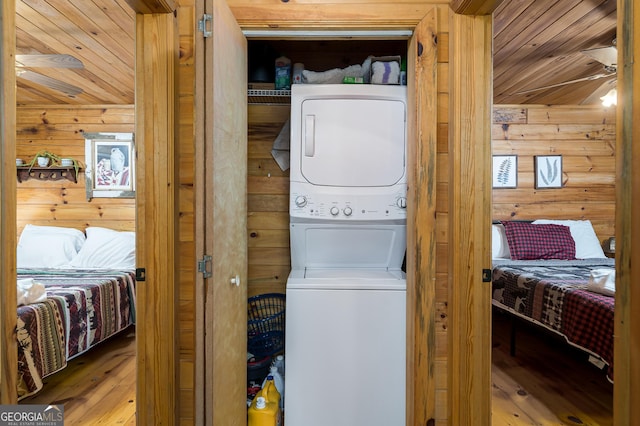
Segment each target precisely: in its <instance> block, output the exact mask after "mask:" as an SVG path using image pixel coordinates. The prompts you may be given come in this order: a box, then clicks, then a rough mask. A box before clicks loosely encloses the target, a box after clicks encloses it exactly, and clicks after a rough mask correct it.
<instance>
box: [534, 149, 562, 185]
mask: <svg viewBox="0 0 640 426" xmlns="http://www.w3.org/2000/svg"><path fill="white" fill-rule="evenodd" d="M535 171H536V177H535V184H536V189H542V188H562V155H536V156H535Z"/></svg>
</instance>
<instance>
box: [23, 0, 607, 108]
mask: <svg viewBox="0 0 640 426" xmlns="http://www.w3.org/2000/svg"><path fill="white" fill-rule="evenodd" d="M16 13H17V16H16V25H17V28H16V38H17V43H16V44H17V53H18V54H34V53H36V54H68V55H72V56H73V57H75V58H77V59H79V60H80V61H81V62H82V65H83V66H82V68H58V67H18V68H17V71H18V78H17V82H18V83H17V85H18V87H17V103H18V105H46V104H63V105H64V104H69V105H109V104H133V102H134V83H133V79H134V71H133V70H134V53H133V51H134V40H133V34H134V27H135V24H134V19H135V15H134V13H133V12H132V10H131V8H130V7H129V6H128V5H127V3H126V2H125V0H16ZM615 37H616V0H604V1H603V0H562V1H556V0H505V1H504V2H503V3H502V4H501V6H500V7H499V9H498V10H496V12H495V13H494V102H495V103H500V104H554V105H575V104H585V103H599V102H600V100H599V97H600V96H603V95H604V94H605V93H606V92H607V91H608V90H609V89H610V88H611V87H614V86H615V74H612V75H611V76H610V77H608V78H600V79H595V80H586V81H582V82H577V83H573V84H568V85H565V86H560V87H555V88H550V89H546V90H535V91H531V92H528V93H523V94H519V92H523V91H528V90H531V89H536V88H539V87H543V86H548V85H553V84H557V83H562V82H566V81H570V80H576V79H584V78H588V77H589V76H593V75H597V74H603V73H606V72H605V71H604V69H603V65H602V64H600V63H599V62H598V61H596V60H594V59H592V58H590V57H588V56H586V55H584V54H583V53H581V51H582V50H585V49H591V48H597V47H607V46H611V44H612V43H613V40H614V39H615ZM25 65H26V64H25ZM23 71H31V72H35V73H38V74H41V75H44V76H45V77H49V78H52V79H55V80H57V81H60V82H61V83H62V84H59V85H56V84H55V83H53V84H51V83H49V84H47V85H43V84H41V83H35V82H34V81H33V80H41V81H42V80H43V78H38V77H37V76H36V78H35V79H34V78H31V79H27V77H33V74H31V76H30V75H29V73H23ZM21 74H22V75H21ZM67 85H72V86H75V87H77V88H79V89H81V92H80V93H75V94H74V93H73V91H69V90H66V91H67V93H64V90H65V89H68V86H67ZM47 86H49V87H47ZM56 87H57V88H56Z"/></svg>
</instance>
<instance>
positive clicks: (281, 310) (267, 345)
mask: <svg viewBox="0 0 640 426" xmlns="http://www.w3.org/2000/svg"><path fill="white" fill-rule="evenodd" d="M247 309H248V310H247V319H248V322H247V337H248V339H247V351H248V352H250V353H252V354H253V355H254V356H256V357H263V356H271V355H274V354H276V353H278V352H281V351H282V350H284V324H285V323H284V319H285V295H284V294H282V293H267V294H260V295H258V296H253V297H250V298H249V300H248V303H247Z"/></svg>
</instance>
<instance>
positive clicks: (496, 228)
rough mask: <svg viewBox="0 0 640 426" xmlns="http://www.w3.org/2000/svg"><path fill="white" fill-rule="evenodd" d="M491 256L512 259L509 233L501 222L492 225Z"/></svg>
mask: <svg viewBox="0 0 640 426" xmlns="http://www.w3.org/2000/svg"><path fill="white" fill-rule="evenodd" d="M491 258H492V259H511V252H510V251H509V243H508V242H507V233H506V231H505V230H504V225H503V224H501V223H498V224H493V225H491Z"/></svg>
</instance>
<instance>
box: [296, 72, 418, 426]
mask: <svg viewBox="0 0 640 426" xmlns="http://www.w3.org/2000/svg"><path fill="white" fill-rule="evenodd" d="M406 117H407V105H406V86H390V85H368V84H367V85H349V84H340V85H333V84H323V85H312V84H298V85H294V86H293V87H292V94H291V148H290V150H291V169H290V203H289V212H290V235H291V265H292V271H291V273H290V275H289V279H288V281H287V285H286V297H287V315H286V341H285V342H286V344H285V353H286V359H287V366H286V391H285V422H286V425H287V426H340V425H344V426H376V425H380V426H383V425H384V426H391V425H393V426H396V425H404V424H405V399H406V398H405V392H406V391H405V383H406V303H407V302H406V279H405V274H404V272H403V271H402V263H403V259H404V255H405V251H406V193H407V179H406V176H407V175H406V163H407V161H406V153H407V149H406V145H407V143H406V139H407V137H406V128H407V126H406Z"/></svg>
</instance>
